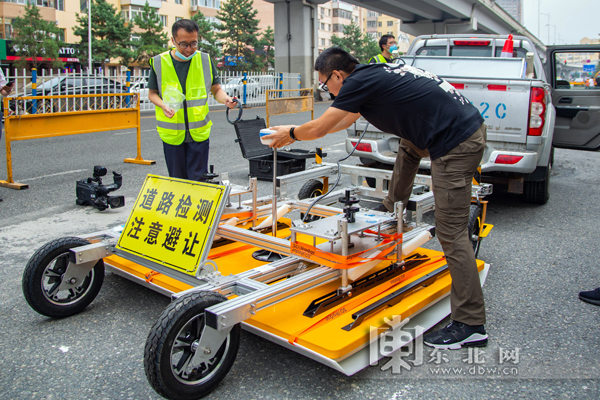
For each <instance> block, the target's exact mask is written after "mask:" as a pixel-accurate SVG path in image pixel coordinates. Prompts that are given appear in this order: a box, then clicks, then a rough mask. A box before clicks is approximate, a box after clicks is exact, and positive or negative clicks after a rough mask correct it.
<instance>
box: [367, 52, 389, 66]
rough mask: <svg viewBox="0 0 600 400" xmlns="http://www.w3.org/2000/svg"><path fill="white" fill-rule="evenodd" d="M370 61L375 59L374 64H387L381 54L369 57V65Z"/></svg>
mask: <svg viewBox="0 0 600 400" xmlns="http://www.w3.org/2000/svg"><path fill="white" fill-rule="evenodd" d="M372 59H375V62H377V63H386V62H387V60H386V59H385V57H384V56H383V54H377V55H376V56H373V57H371V59H370V60H369V64H370V63H371V60H372Z"/></svg>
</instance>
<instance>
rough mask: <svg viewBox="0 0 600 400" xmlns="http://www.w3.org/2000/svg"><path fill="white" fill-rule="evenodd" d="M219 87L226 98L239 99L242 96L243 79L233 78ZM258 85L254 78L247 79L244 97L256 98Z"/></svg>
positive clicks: (258, 92)
mask: <svg viewBox="0 0 600 400" xmlns="http://www.w3.org/2000/svg"><path fill="white" fill-rule="evenodd" d="M221 87H222V88H223V90H225V92H226V93H227V95H228V96H231V97H238V98H241V97H242V96H243V95H244V83H243V78H241V77H238V78H233V79H231V80H229V81H228V82H227V83H225V84H221ZM260 92H261V90H260V84H259V83H258V81H256V79H254V78H248V81H247V82H246V96H252V97H258V95H259V94H260Z"/></svg>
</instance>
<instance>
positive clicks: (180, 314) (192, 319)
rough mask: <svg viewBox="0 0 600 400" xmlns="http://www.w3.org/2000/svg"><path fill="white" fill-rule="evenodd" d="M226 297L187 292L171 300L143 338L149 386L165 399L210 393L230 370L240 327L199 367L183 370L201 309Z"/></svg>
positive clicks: (198, 331)
mask: <svg viewBox="0 0 600 400" xmlns="http://www.w3.org/2000/svg"><path fill="white" fill-rule="evenodd" d="M225 300H227V298H226V297H225V296H223V295H221V294H219V293H215V292H210V291H203V292H197V293H191V294H189V295H187V296H184V297H181V298H179V299H177V300H176V301H174V302H173V303H171V304H170V305H169V306H168V307H167V308H166V309H165V310H164V311H163V313H162V314H161V315H160V317H159V318H158V321H156V323H155V324H154V326H153V327H152V329H151V330H150V334H149V335H148V339H147V340H146V347H145V349H144V369H145V370H146V377H147V378H148V382H150V385H152V387H153V388H154V390H156V392H157V393H158V394H160V395H161V396H163V397H166V398H167V399H178V400H187V399H198V398H200V397H203V396H205V395H207V394H208V393H210V392H211V391H212V390H214V389H215V388H216V387H217V385H218V384H219V383H220V382H221V381H222V380H223V378H225V375H227V373H228V372H229V370H230V369H231V367H232V365H233V362H234V361H235V357H236V355H237V352H238V349H239V347H240V334H241V327H240V324H237V325H235V326H234V327H233V329H232V330H231V331H230V332H229V335H227V338H226V339H225V342H224V343H223V345H222V346H221V348H220V349H219V351H217V352H216V354H215V356H214V358H212V359H211V360H210V361H209V362H208V363H206V364H204V366H203V367H202V368H201V369H200V370H196V369H194V370H192V371H191V373H189V372H188V371H186V366H187V365H188V364H189V362H190V361H191V359H192V357H193V356H194V352H195V351H196V348H197V346H198V341H199V340H200V338H201V336H202V331H203V329H204V310H205V309H206V308H208V307H210V306H213V305H215V304H218V303H221V302H223V301H225Z"/></svg>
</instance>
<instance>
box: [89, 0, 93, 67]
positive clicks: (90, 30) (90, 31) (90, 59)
mask: <svg viewBox="0 0 600 400" xmlns="http://www.w3.org/2000/svg"><path fill="white" fill-rule="evenodd" d="M91 73H92V0H88V74H91Z"/></svg>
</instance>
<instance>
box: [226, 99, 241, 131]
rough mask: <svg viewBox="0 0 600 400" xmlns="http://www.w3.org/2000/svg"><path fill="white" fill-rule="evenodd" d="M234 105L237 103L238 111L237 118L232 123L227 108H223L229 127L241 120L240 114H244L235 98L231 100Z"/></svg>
mask: <svg viewBox="0 0 600 400" xmlns="http://www.w3.org/2000/svg"><path fill="white" fill-rule="evenodd" d="M231 101H233V102H235V103H237V105H238V108H239V111H238V116H237V118H236V119H235V120H234V121H233V122H232V121H231V120H230V119H229V107H227V106H225V118H227V122H229V123H230V124H231V125H234V124H235V123H236V122H238V121H239V120H240V119H242V114H243V113H244V109H243V108H242V103H240V102H239V101H238V99H236V98H235V97H234V98H233V99H232V100H231Z"/></svg>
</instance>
